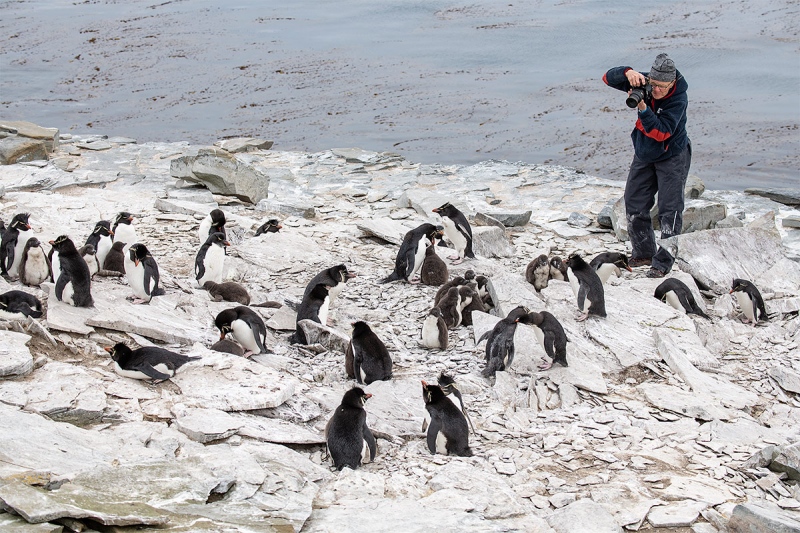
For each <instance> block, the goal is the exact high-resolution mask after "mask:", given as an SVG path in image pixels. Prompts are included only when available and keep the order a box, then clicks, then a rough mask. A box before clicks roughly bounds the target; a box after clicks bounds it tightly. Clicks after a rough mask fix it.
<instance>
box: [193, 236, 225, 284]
mask: <svg viewBox="0 0 800 533" xmlns="http://www.w3.org/2000/svg"><path fill="white" fill-rule="evenodd" d="M203 266H204V267H205V269H206V270H205V272H204V273H203V277H201V278H200V279H199V280H197V283H198V285H200V286H201V287H202V286H203V284H204V283H205V282H206V281H213V282H214V283H222V275H223V274H224V273H225V248H223V247H222V246H217V245H216V244H215V245H212V246H211V247H210V248H209V249H208V250H207V251H206V256H205V258H203Z"/></svg>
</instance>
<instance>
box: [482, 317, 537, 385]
mask: <svg viewBox="0 0 800 533" xmlns="http://www.w3.org/2000/svg"><path fill="white" fill-rule="evenodd" d="M527 314H528V309H527V308H525V307H523V306H521V305H520V306H518V307H515V308H514V309H512V310H511V312H509V313H508V316H507V317H505V318H504V319H502V320H501V321H499V322H498V323H497V324H495V325H494V328H492V329H491V330H489V331H487V332H486V333H484V334H483V335H481V337H480V338H479V339H478V342H476V343H475V344H480V343H481V342H482V341H483V340H484V339H488V340H487V341H486V356H485V357H484V359H485V360H486V367H485V368H484V369H483V371H482V374H483V377H486V378H488V377H491V376H494V374H495V372H497V371H498V370H505V369H506V368H508V367H509V366H511V363H512V362H513V361H514V333H515V332H516V331H517V323H518V322H519V321H520V319H522V317H524V316H525V315H527Z"/></svg>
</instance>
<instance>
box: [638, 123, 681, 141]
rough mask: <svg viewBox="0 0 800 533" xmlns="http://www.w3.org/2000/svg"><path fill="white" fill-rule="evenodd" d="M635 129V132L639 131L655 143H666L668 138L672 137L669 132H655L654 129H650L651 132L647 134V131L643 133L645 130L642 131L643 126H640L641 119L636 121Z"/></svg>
mask: <svg viewBox="0 0 800 533" xmlns="http://www.w3.org/2000/svg"><path fill="white" fill-rule="evenodd" d="M636 129H637V130H639V131H641V132H642V133H644V134H645V135H647V136H648V137H650V138H651V139H653V140H656V141H658V142H664V141H666V140H667V139H669V138H670V136H672V134H671V133H669V132H665V131H658V130H657V129H655V128H653V129H652V130H650V131H649V132H648V131H645V130H644V126H642V119H637V120H636Z"/></svg>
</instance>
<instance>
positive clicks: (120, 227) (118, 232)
mask: <svg viewBox="0 0 800 533" xmlns="http://www.w3.org/2000/svg"><path fill="white" fill-rule="evenodd" d="M111 233H112V235H113V236H114V242H117V241H120V242H124V243H126V245H127V246H130V245H132V244H134V243H137V242H139V238H138V237H137V236H136V228H134V227H133V215H131V214H130V213H128V212H127V211H122V212H120V213H119V214H118V215H117V216H116V217H115V218H114V226H113V227H112V228H111Z"/></svg>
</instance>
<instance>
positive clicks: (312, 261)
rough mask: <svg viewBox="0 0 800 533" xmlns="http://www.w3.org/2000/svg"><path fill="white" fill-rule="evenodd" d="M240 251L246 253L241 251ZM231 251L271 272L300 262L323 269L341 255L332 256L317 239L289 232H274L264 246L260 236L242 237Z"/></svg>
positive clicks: (249, 262) (291, 267)
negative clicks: (267, 244)
mask: <svg viewBox="0 0 800 533" xmlns="http://www.w3.org/2000/svg"><path fill="white" fill-rule="evenodd" d="M239 250H243V251H245V252H243V253H241V254H240V253H239ZM229 253H231V254H236V255H237V256H239V257H240V259H241V260H242V261H244V262H245V263H247V264H250V265H255V266H257V267H259V268H263V269H266V270H267V271H268V272H281V271H283V270H290V269H294V268H296V267H297V266H298V265H303V268H304V269H305V270H306V271H308V272H313V271H317V272H318V271H319V270H321V269H322V268H328V267H330V266H332V265H336V264H338V263H340V262H341V259H340V258H336V257H334V256H333V255H331V253H330V252H329V251H328V250H327V249H325V248H323V247H322V246H320V244H319V243H318V242H317V241H315V240H313V239H311V238H309V237H305V236H303V235H301V234H299V233H289V232H286V231H280V232H278V233H271V234H270V235H269V246H264V242H263V241H262V240H260V238H258V239H256V238H255V237H252V238H247V239H243V240H242V242H241V243H240V244H238V245H236V246H233V247H230V248H229ZM337 259H339V260H338V261H337ZM334 261H336V262H334ZM310 278H311V276H310V275H309V279H310Z"/></svg>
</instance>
